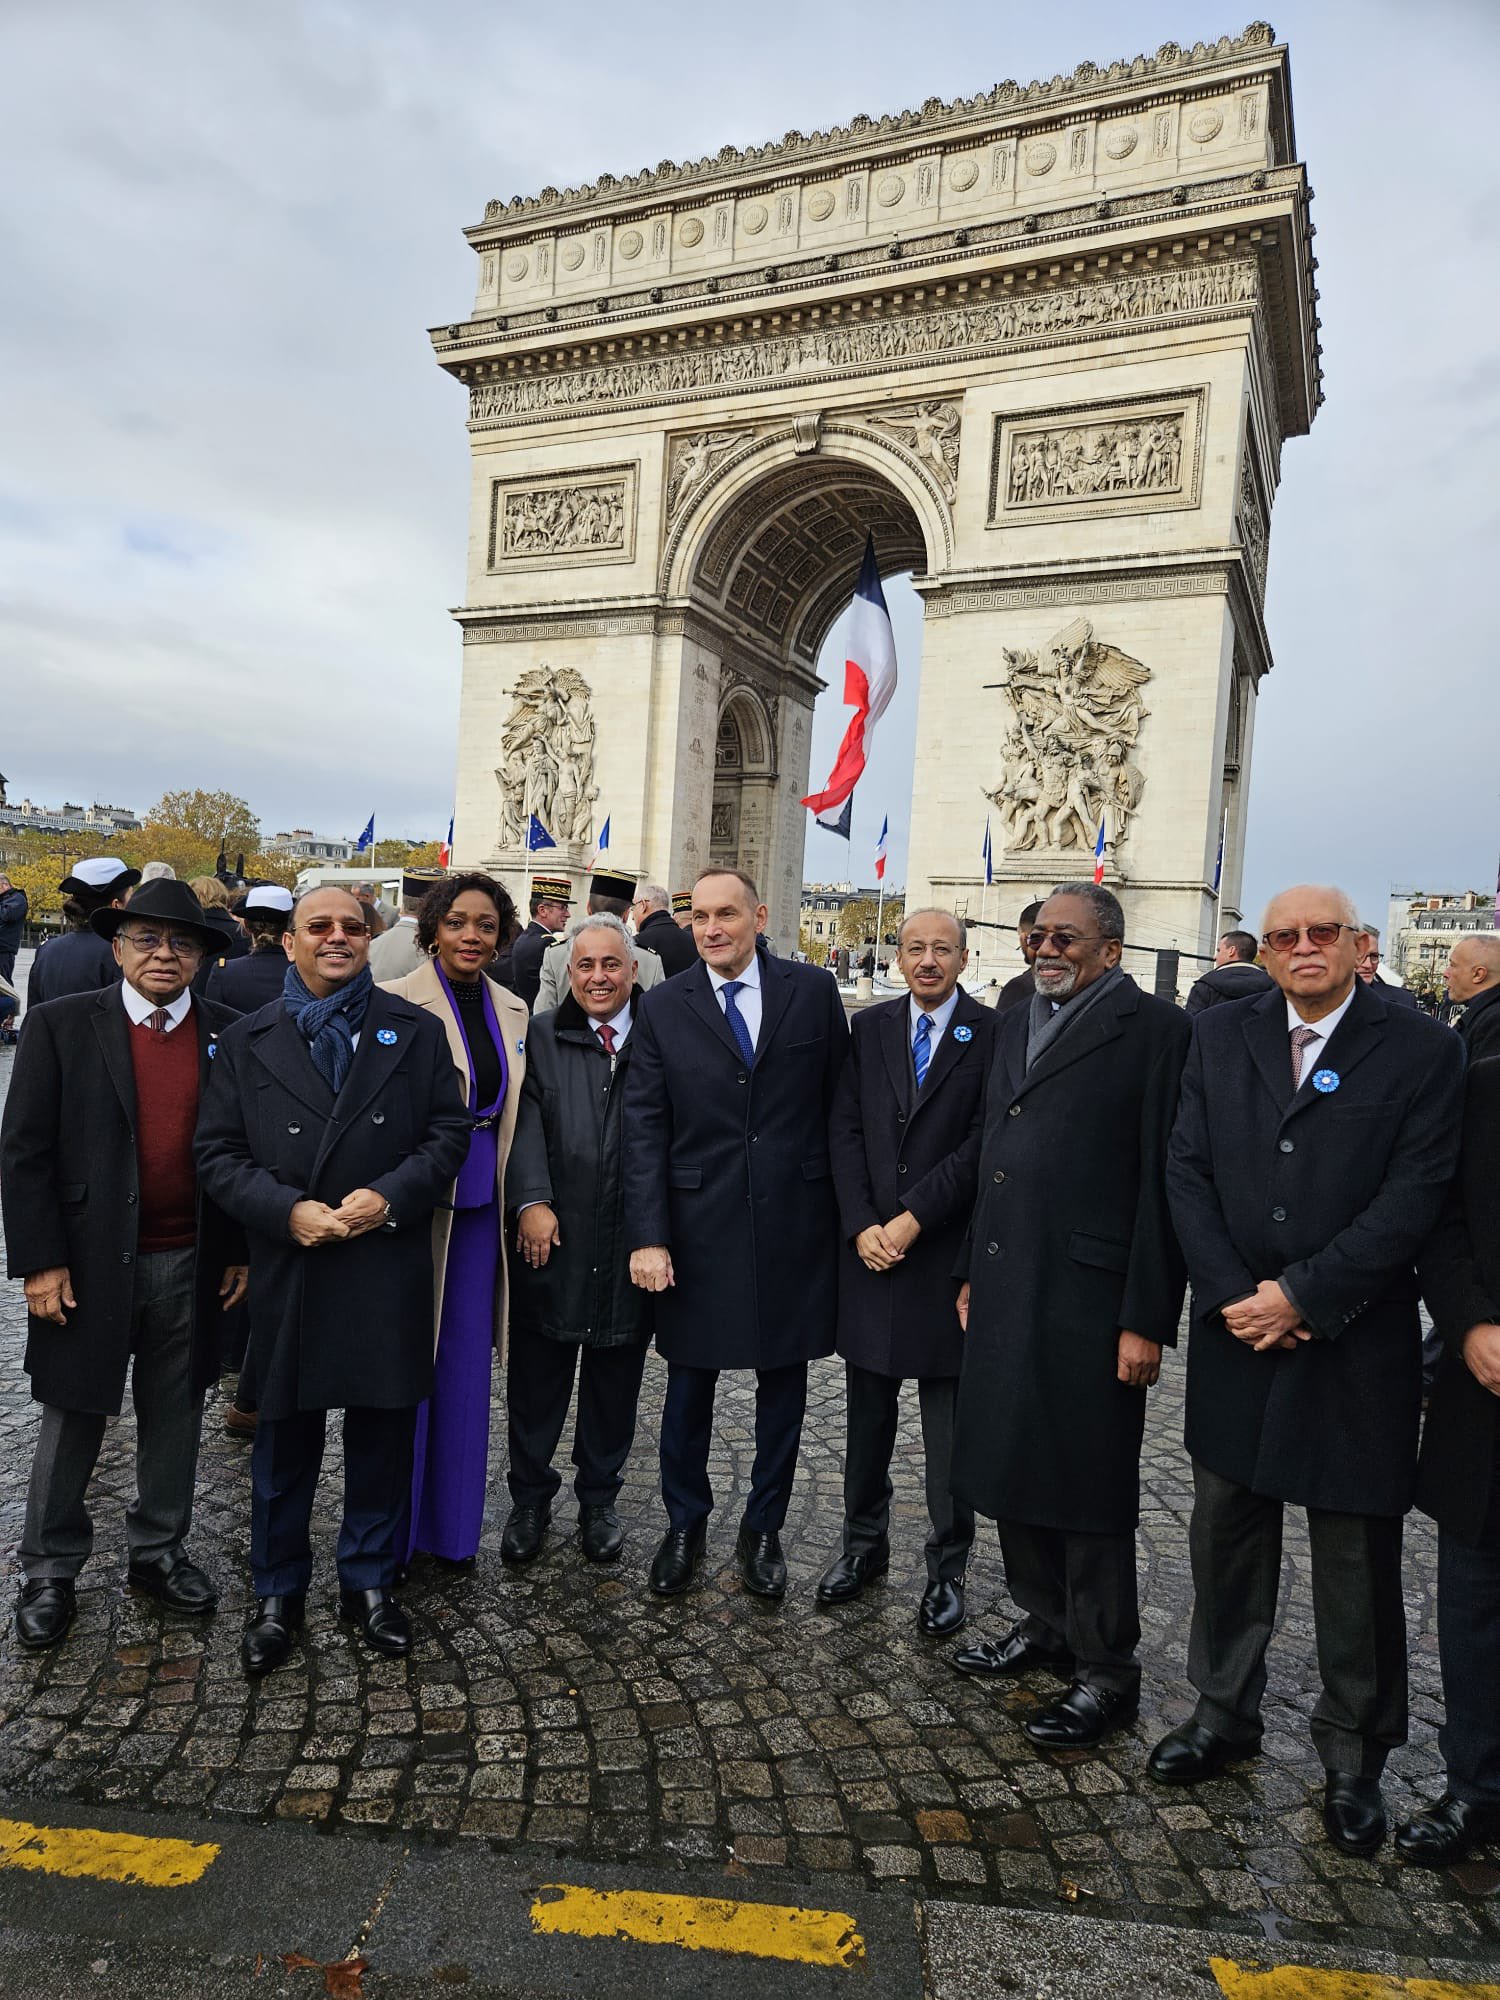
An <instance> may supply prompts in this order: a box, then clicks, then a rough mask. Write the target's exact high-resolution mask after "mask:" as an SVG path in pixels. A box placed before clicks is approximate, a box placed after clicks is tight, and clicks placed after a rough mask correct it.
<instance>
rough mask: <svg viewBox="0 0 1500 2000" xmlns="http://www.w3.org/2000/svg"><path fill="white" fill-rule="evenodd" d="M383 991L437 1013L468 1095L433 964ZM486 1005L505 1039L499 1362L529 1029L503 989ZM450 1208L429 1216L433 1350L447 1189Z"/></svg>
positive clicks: (526, 1017) (448, 1228)
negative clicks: (509, 1188) (510, 1177)
mask: <svg viewBox="0 0 1500 2000" xmlns="http://www.w3.org/2000/svg"><path fill="white" fill-rule="evenodd" d="M381 985H382V986H383V987H384V988H385V990H386V991H387V992H390V993H397V994H399V995H400V996H401V998H402V999H403V1000H408V1001H410V1002H411V1004H412V1005H413V1006H416V1007H423V1008H425V1009H426V1010H427V1012H428V1013H429V1014H436V1016H437V1018H438V1019H439V1020H440V1021H441V1022H442V1024H443V1032H444V1033H445V1034H446V1035H447V1037H448V1048H449V1051H450V1053H451V1054H452V1057H453V1066H454V1068H455V1069H456V1070H457V1071H458V1074H459V1079H460V1082H461V1084H462V1087H463V1089H464V1092H465V1095H466V1096H467V1093H468V1088H469V1057H468V1051H467V1050H466V1049H465V1047H464V1038H463V1030H462V1029H461V1028H460V1027H459V1024H458V1017H457V1015H456V1014H455V1013H454V1012H453V1009H452V1008H451V1007H450V1006H449V1004H448V996H447V994H446V993H445V992H444V991H443V987H442V982H441V981H440V980H439V978H438V976H437V968H436V967H435V966H434V964H433V962H432V960H431V959H430V958H429V959H424V960H423V962H422V963H421V964H420V965H419V966H418V967H417V969H416V971H415V972H409V973H408V974H407V975H406V977H405V978H404V979H392V980H382V981H381ZM490 1002H491V1004H492V1005H493V1007H494V1009H495V1019H496V1021H497V1023H498V1024H499V1027H500V1032H501V1034H502V1035H503V1036H504V1037H505V1066H506V1084H505V1099H504V1102H503V1103H502V1104H501V1106H500V1131H499V1144H498V1146H497V1147H496V1160H495V1200H496V1201H497V1202H498V1203H499V1206H500V1279H499V1283H498V1285H497V1287H496V1291H495V1346H496V1348H497V1349H498V1350H499V1353H500V1359H501V1361H502V1362H503V1361H504V1359H505V1354H506V1321H507V1309H508V1304H509V1298H510V1287H509V1282H508V1278H507V1268H506V1241H505V1163H506V1160H507V1159H508V1158H509V1157H510V1146H511V1140H512V1139H513V1138H514V1136H515V1130H516V1112H517V1111H518V1109H519V1108H520V1103H521V1083H522V1080H523V1079H524V1077H525V1075H526V1031H527V1029H528V1028H529V1027H530V1025H531V1016H530V1014H529V1013H528V1012H527V1010H526V1007H525V1005H524V1004H523V1002H521V1001H520V1000H518V999H517V998H516V996H515V994H514V993H509V992H507V991H506V989H505V988H504V987H503V986H499V985H496V983H495V982H494V981H493V980H491V981H490ZM449 1196H450V1206H448V1207H446V1208H439V1209H437V1210H436V1211H435V1212H434V1214H433V1218H432V1276H433V1302H432V1310H433V1320H432V1327H433V1335H432V1337H433V1344H434V1346H436V1343H437V1333H438V1328H439V1327H441V1325H442V1323H443V1277H444V1273H445V1271H446V1269H447V1264H448V1238H449V1236H450V1234H451V1233H452V1230H453V1209H452V1207H451V1196H452V1189H451V1188H450V1190H449Z"/></svg>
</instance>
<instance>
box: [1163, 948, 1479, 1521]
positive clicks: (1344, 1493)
mask: <svg viewBox="0 0 1500 2000" xmlns="http://www.w3.org/2000/svg"><path fill="white" fill-rule="evenodd" d="M1314 1053H1315V1055H1316V1057H1317V1060H1316V1062H1315V1063H1310V1064H1308V1065H1307V1071H1308V1073H1307V1074H1306V1075H1305V1076H1304V1078H1303V1080H1302V1084H1301V1087H1300V1088H1299V1089H1298V1090H1296V1091H1295V1092H1294V1091H1293V1088H1292V1069H1291V1045H1290V1038H1289V1033H1288V1026H1287V1010H1286V1001H1285V999H1284V997H1283V996H1282V994H1281V992H1280V991H1279V990H1273V991H1272V992H1270V993H1268V994H1265V995H1263V996H1262V997H1261V998H1260V999H1258V1000H1238V1001H1233V1002H1231V1003H1230V1004H1229V1005H1227V1006H1223V1007H1214V1008H1212V1009H1210V1010H1209V1012H1207V1013H1205V1014H1200V1015H1199V1016H1198V1017H1197V1019H1196V1020H1195V1021H1194V1023H1193V1046H1192V1051H1191V1053H1190V1055H1189V1057H1188V1063H1187V1068H1186V1070H1185V1071H1184V1073H1183V1080H1182V1103H1181V1107H1180V1109H1179V1111H1178V1116H1177V1123H1176V1126H1175V1128H1174V1130H1173V1133H1172V1151H1171V1159H1170V1162H1169V1165H1168V1170H1167V1185H1168V1188H1169V1191H1170V1195H1171V1202H1172V1215H1173V1219H1174V1220H1175V1222H1176V1225H1177V1234H1178V1236H1179V1237H1180V1238H1181V1241H1182V1247H1183V1250H1184V1251H1185V1253H1186V1255H1187V1262H1188V1275H1189V1279H1190V1282H1191V1284H1192V1291H1193V1300H1192V1332H1191V1337H1190V1344H1189V1350H1188V1372H1187V1448H1188V1450H1189V1452H1190V1453H1191V1454H1192V1456H1193V1457H1194V1458H1195V1459H1197V1460H1199V1461H1200V1462H1201V1463H1202V1464H1204V1465H1206V1466H1207V1467H1208V1468H1209V1469H1210V1471H1213V1472H1217V1473H1219V1474H1220V1475H1221V1476H1222V1477H1223V1478H1225V1479H1231V1480H1233V1481H1234V1482H1235V1483H1236V1484H1237V1485H1240V1486H1244V1487H1248V1488H1249V1489H1250V1490H1251V1491H1253V1492H1256V1493H1262V1494H1265V1495H1267V1496H1269V1497H1271V1498H1274V1499H1278V1500H1289V1501H1292V1502H1294V1503H1295V1504H1296V1505H1298V1506H1303V1507H1322V1508H1326V1509H1328V1510H1330V1511H1332V1512H1335V1513H1342V1514H1383V1515H1392V1514H1404V1513H1405V1512H1406V1510H1407V1509H1408V1508H1409V1507H1410V1506H1411V1504H1412V1494H1413V1489H1414V1485H1415V1480H1416V1469H1417V1427H1418V1424H1419V1421H1420V1417H1421V1406H1422V1345H1421V1328H1420V1323H1419V1320H1418V1315H1417V1277H1416V1269H1415V1265H1416V1259H1417V1257H1418V1255H1419V1253H1420V1252H1421V1250H1422V1248H1423V1245H1424V1244H1425V1242H1426V1241H1427V1238H1428V1236H1429V1235H1430V1234H1431V1231H1432V1229H1433V1227H1434V1225H1435V1224H1436V1222H1437V1220H1438V1216H1439V1214H1440V1212H1441V1209H1442V1205H1443V1197H1444V1193H1445V1190H1446V1189H1447V1187H1448V1184H1449V1182H1450V1181H1451V1180H1452V1178H1453V1174H1454V1170H1455V1167H1456V1165H1457V1160H1458V1145H1459V1129H1460V1122H1461V1117H1462V1105H1463V1068H1464V1059H1463V1048H1462V1045H1461V1043H1460V1041H1459V1038H1458V1036H1457V1035H1455V1034H1454V1033H1453V1031H1452V1030H1451V1029H1450V1028H1444V1027H1440V1026H1439V1025H1438V1023H1437V1022H1436V1021H1433V1020H1431V1019H1430V1018H1429V1017H1428V1016H1427V1015H1426V1014H1423V1013H1421V1012H1419V1011H1418V1010H1417V1009H1415V1008H1410V1009H1408V1008H1404V1007H1401V1008H1398V1007H1389V1006H1387V1005H1386V1004H1385V1002H1384V1001H1383V1000H1381V999H1380V998H1378V997H1377V996H1376V995H1375V994H1373V993H1371V992H1370V991H1369V990H1368V989H1367V988H1366V987H1365V986H1364V985H1363V984H1362V983H1361V982H1360V981H1358V980H1356V981H1355V984H1354V996H1353V999H1352V1001H1351V1003H1350V1006H1349V1011H1348V1013H1347V1014H1345V1016H1344V1018H1343V1019H1342V1020H1341V1021H1340V1022H1339V1024H1338V1026H1337V1027H1336V1028H1335V1029H1334V1031H1333V1034H1332V1035H1331V1036H1330V1037H1329V1039H1328V1043H1327V1045H1326V1047H1324V1048H1322V1049H1318V1050H1315V1051H1314ZM1263 1279H1272V1280H1285V1284H1286V1288H1287V1290H1288V1291H1289V1292H1290V1294H1291V1296H1292V1298H1293V1299H1294V1300H1295V1301H1296V1304H1297V1306H1298V1308H1299V1309H1300V1311H1301V1313H1302V1320H1303V1324H1304V1325H1305V1326H1306V1327H1307V1328H1308V1329H1309V1330H1310V1331H1311V1333H1312V1335H1313V1338H1312V1339H1311V1340H1309V1341H1299V1342H1298V1343H1297V1346H1296V1347H1295V1349H1278V1348H1272V1349H1270V1350H1268V1351H1267V1352H1266V1353H1264V1354H1258V1353H1256V1352H1255V1350H1254V1349H1253V1348H1252V1347H1249V1346H1247V1345H1246V1344H1245V1343H1244V1342H1243V1341H1239V1340H1236V1339H1235V1338H1234V1336H1233V1335H1232V1334H1231V1333H1230V1331H1229V1329H1228V1327H1226V1326H1225V1324H1224V1319H1223V1308H1224V1307H1225V1306H1226V1305H1229V1304H1231V1303H1233V1301H1234V1300H1236V1299H1241V1298H1247V1297H1248V1296H1249V1295H1250V1294H1251V1293H1252V1292H1253V1291H1254V1290H1255V1288H1256V1286H1257V1284H1258V1283H1260V1282H1261V1281H1262V1280H1263Z"/></svg>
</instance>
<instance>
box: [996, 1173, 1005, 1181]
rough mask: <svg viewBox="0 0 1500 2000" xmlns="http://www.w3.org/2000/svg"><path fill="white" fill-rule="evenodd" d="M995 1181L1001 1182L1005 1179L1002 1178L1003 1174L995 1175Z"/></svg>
mask: <svg viewBox="0 0 1500 2000" xmlns="http://www.w3.org/2000/svg"><path fill="white" fill-rule="evenodd" d="M995 1179H996V1180H997V1181H1003V1180H1004V1179H1005V1176H1004V1174H1001V1173H997V1174H996V1175H995Z"/></svg>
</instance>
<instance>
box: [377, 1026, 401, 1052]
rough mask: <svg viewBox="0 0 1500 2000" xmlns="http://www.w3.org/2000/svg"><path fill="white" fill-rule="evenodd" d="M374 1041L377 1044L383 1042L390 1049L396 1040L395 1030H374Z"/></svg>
mask: <svg viewBox="0 0 1500 2000" xmlns="http://www.w3.org/2000/svg"><path fill="white" fill-rule="evenodd" d="M375 1039H376V1041H377V1042H384V1044H385V1046H386V1047H387V1048H390V1047H391V1045H392V1044H393V1043H394V1041H395V1039H396V1030H395V1029H394V1028H377V1029H376V1030H375Z"/></svg>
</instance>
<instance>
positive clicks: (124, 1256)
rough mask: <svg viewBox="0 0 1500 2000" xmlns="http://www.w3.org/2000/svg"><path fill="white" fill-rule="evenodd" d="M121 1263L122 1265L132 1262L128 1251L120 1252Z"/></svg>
mask: <svg viewBox="0 0 1500 2000" xmlns="http://www.w3.org/2000/svg"><path fill="white" fill-rule="evenodd" d="M120 1262H121V1263H122V1264H128V1263H129V1262H130V1252H129V1251H128V1250H122V1251H121V1252H120Z"/></svg>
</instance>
